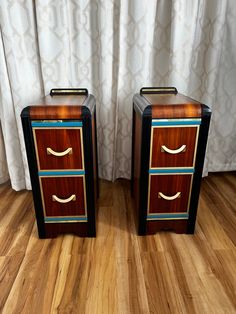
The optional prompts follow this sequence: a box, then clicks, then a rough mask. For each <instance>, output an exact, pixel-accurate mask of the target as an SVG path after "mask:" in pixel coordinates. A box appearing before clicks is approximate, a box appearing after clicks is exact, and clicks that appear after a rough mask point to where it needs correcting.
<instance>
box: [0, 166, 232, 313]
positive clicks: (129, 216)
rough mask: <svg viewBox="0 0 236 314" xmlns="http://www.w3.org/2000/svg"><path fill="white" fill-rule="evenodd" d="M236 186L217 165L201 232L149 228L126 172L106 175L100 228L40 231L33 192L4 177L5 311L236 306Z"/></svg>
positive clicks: (1, 265) (1, 260)
mask: <svg viewBox="0 0 236 314" xmlns="http://www.w3.org/2000/svg"><path fill="white" fill-rule="evenodd" d="M235 191H236V173H229V172H228V173H224V174H219V173H218V174H211V175H210V176H209V177H207V178H204V179H203V183H202V189H201V194H200V202H199V214H198V218H197V223H196V232H195V234H194V235H192V236H189V235H183V234H182V235H179V234H175V233H170V232H160V233H157V234H155V235H149V236H143V237H142V236H138V235H137V232H136V228H135V223H134V215H133V210H132V209H133V200H132V199H131V197H130V189H129V182H127V181H125V180H117V181H116V182H115V183H111V182H107V181H101V193H100V199H99V211H98V215H99V217H98V232H97V237H96V238H79V237H74V236H73V235H70V234H67V235H64V236H59V237H57V238H56V239H46V240H40V239H38V236H37V228H36V225H35V218H34V206H33V201H32V193H31V192H27V191H21V192H15V191H13V190H11V188H10V186H8V185H0V204H1V205H0V217H1V225H0V291H1V293H0V312H1V313H3V314H9V313H11V314H16V313H17V314H18V313H32V314H38V313H72V314H74V313H75V314H77V313H78V312H79V313H85V314H91V313H92V314H101V313H104V314H110V313H115V314H137V313H145V314H151V313H155V314H159V313H160V314H167V313H169V314H170V313H194V314H196V313H197V314H198V313H199V314H203V313H204V314H205V313H206V314H208V313H214V314H222V313H235V311H236V289H235V288H236V277H235V273H236V248H235V246H236V229H235V225H236V215H235V208H236V198H235Z"/></svg>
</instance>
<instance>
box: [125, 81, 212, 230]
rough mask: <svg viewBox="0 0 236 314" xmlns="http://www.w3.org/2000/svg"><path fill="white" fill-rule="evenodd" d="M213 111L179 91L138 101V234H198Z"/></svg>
mask: <svg viewBox="0 0 236 314" xmlns="http://www.w3.org/2000/svg"><path fill="white" fill-rule="evenodd" d="M210 116H211V111H210V109H209V108H208V107H207V106H205V105H203V104H201V103H199V102H197V101H195V100H193V99H191V98H189V97H186V96H184V95H181V94H178V92H177V90H176V88H172V87H168V88H142V89H141V91H140V94H136V95H135V96H134V98H133V142H132V143H133V147H132V186H131V189H132V194H133V197H134V201H135V215H136V218H137V219H136V220H137V226H138V233H139V234H140V235H142V234H151V233H155V232H157V231H160V230H174V231H175V232H177V233H194V228H195V220H196V214H197V206H198V198H199V192H200V184H201V177H202V170H203V163H204V156H205V150H206V143H207V136H208V129H209V122H210Z"/></svg>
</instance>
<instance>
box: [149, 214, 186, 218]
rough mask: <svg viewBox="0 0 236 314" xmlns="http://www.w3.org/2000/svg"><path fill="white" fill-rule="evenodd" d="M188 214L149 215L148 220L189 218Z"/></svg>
mask: <svg viewBox="0 0 236 314" xmlns="http://www.w3.org/2000/svg"><path fill="white" fill-rule="evenodd" d="M188 217H189V215H188V213H182V214H177V213H176V214H173V213H171V214H151V215H147V219H158V218H170V219H171V218H188Z"/></svg>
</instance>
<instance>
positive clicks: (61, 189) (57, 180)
mask: <svg viewBox="0 0 236 314" xmlns="http://www.w3.org/2000/svg"><path fill="white" fill-rule="evenodd" d="M40 180H41V183H42V190H43V199H44V206H45V212H46V216H47V217H50V216H53V217H58V216H64V217H66V216H81V215H85V213H86V212H85V207H86V205H85V199H84V178H83V176H81V177H67V176H63V177H47V178H44V177H42V178H40ZM73 194H75V196H76V200H75V201H70V202H68V203H65V204H61V203H59V202H57V201H53V200H52V195H56V196H57V197H59V198H60V199H67V198H69V197H70V196H71V195H73ZM77 227H79V226H77Z"/></svg>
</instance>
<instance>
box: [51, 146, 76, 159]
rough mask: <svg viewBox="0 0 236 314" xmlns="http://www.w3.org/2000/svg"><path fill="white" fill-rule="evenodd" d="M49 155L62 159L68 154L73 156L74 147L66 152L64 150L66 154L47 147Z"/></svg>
mask: <svg viewBox="0 0 236 314" xmlns="http://www.w3.org/2000/svg"><path fill="white" fill-rule="evenodd" d="M47 154H48V155H54V156H57V157H62V156H65V155H67V154H69V155H71V154H72V147H69V148H67V149H66V150H64V152H55V151H54V150H53V149H51V148H50V147H47Z"/></svg>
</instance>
